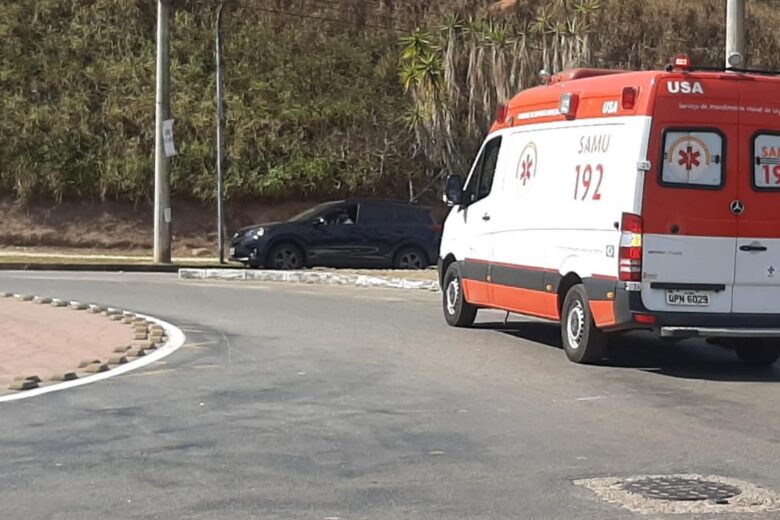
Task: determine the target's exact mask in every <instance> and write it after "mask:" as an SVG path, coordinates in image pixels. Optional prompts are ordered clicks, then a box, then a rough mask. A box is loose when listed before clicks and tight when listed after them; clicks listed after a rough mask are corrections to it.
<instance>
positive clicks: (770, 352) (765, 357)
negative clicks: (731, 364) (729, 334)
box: [735, 339, 780, 367]
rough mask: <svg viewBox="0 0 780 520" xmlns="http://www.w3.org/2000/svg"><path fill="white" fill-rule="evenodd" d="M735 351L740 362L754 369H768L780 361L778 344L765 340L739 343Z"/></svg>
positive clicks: (779, 346)
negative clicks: (754, 367)
mask: <svg viewBox="0 0 780 520" xmlns="http://www.w3.org/2000/svg"><path fill="white" fill-rule="evenodd" d="M735 350H736V352H737V357H739V359H740V361H742V362H743V363H745V364H747V365H753V366H756V367H768V366H771V365H773V364H774V363H775V362H776V361H777V360H778V359H780V344H778V343H777V342H775V341H770V340H767V339H762V340H756V341H748V342H747V343H741V344H740V345H738V346H737V347H735Z"/></svg>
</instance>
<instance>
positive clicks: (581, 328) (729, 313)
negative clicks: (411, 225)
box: [439, 56, 780, 365]
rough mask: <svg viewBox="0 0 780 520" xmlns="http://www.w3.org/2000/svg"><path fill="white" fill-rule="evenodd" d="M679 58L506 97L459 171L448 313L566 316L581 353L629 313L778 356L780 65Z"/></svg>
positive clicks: (675, 334) (446, 265)
mask: <svg viewBox="0 0 780 520" xmlns="http://www.w3.org/2000/svg"><path fill="white" fill-rule="evenodd" d="M674 64H675V65H674V66H670V68H669V69H668V70H667V71H655V72H616V71H606V70H594V69H578V70H574V71H568V72H564V73H561V74H558V75H556V76H554V77H553V78H552V79H551V81H550V83H549V84H548V85H546V86H543V87H538V88H534V89H529V90H527V91H524V92H521V93H520V94H519V95H517V96H516V97H515V98H513V99H512V100H511V101H510V102H509V103H508V104H507V105H506V106H505V107H502V108H501V109H500V110H499V115H498V118H497V121H496V122H495V124H494V125H493V128H492V129H491V132H490V134H489V135H488V137H487V139H486V141H485V143H484V144H483V146H482V148H481V150H480V152H479V155H478V157H477V159H476V161H475V163H474V166H473V168H472V170H471V172H470V174H469V176H468V178H467V179H466V180H465V182H464V181H463V180H462V179H461V178H460V177H457V176H451V177H450V178H448V180H447V189H446V194H445V197H446V199H447V201H448V203H449V204H450V205H451V206H453V208H452V210H451V212H450V214H449V216H448V218H447V220H446V223H445V226H444V234H443V238H442V244H441V258H440V262H439V274H440V282H441V285H442V292H443V307H444V314H445V317H446V320H447V322H448V323H449V324H451V325H453V326H461V327H464V326H470V325H471V324H472V323H473V322H474V319H475V316H476V313H477V310H478V309H482V308H493V309H501V310H505V311H508V312H512V313H519V314H524V315H529V316H536V317H540V318H545V319H549V320H556V321H560V325H561V334H562V339H563V346H564V349H565V352H566V354H567V356H568V357H569V359H571V360H572V361H575V362H585V363H587V362H595V361H597V360H599V359H601V358H602V357H603V356H604V354H605V344H606V338H607V336H608V335H609V334H611V333H619V332H623V331H627V330H632V329H650V330H653V331H655V332H656V333H657V334H658V335H659V336H662V337H665V338H691V337H705V338H711V339H710V341H711V342H714V343H719V344H722V345H724V346H728V347H731V348H733V349H735V350H736V353H737V354H738V356H739V357H740V359H742V360H743V361H745V362H747V363H751V364H756V365H770V364H772V363H774V362H775V361H776V360H777V359H778V357H780V339H778V337H780V204H779V203H780V96H778V93H779V92H780V78H778V77H776V76H775V77H772V76H767V75H761V74H750V73H739V72H733V71H729V72H696V71H693V70H692V69H691V66H690V61H689V60H688V59H687V58H686V57H684V56H680V57H678V58H675V60H674Z"/></svg>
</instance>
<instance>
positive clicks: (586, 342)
mask: <svg viewBox="0 0 780 520" xmlns="http://www.w3.org/2000/svg"><path fill="white" fill-rule="evenodd" d="M561 339H562V340H563V350H564V351H565V352H566V357H568V358H569V360H570V361H573V362H574V363H585V364H589V363H596V362H598V361H600V360H601V359H602V358H603V357H604V355H605V354H606V351H607V336H606V334H604V332H602V331H601V330H600V329H598V328H597V327H596V323H595V322H594V321H593V314H592V313H591V310H590V303H589V301H588V295H587V293H586V292H585V287H584V286H583V285H582V284H578V285H575V286H573V287H572V288H571V289H569V292H568V293H566V298H564V300H563V310H562V311H561Z"/></svg>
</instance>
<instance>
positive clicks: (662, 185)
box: [642, 74, 739, 313]
mask: <svg viewBox="0 0 780 520" xmlns="http://www.w3.org/2000/svg"><path fill="white" fill-rule="evenodd" d="M737 105H738V96H737V89H736V81H734V82H732V81H727V80H723V79H722V77H718V76H716V75H692V74H679V75H669V76H665V77H662V78H660V79H659V82H658V87H657V99H656V106H655V110H654V115H653V130H652V134H651V135H652V137H651V145H650V152H649V157H648V159H649V160H650V161H651V163H652V165H653V168H652V169H651V171H649V172H648V173H647V177H646V179H645V183H644V184H645V196H644V200H643V210H642V217H643V237H642V301H643V303H644V305H645V306H646V307H647V308H648V309H649V310H651V311H665V312H681V313H729V312H731V305H732V290H733V284H734V269H735V252H736V242H737V240H736V236H737V217H736V216H735V215H734V214H733V213H732V211H731V204H732V202H733V201H734V200H735V199H736V198H737V184H738V181H739V179H738V176H737V174H736V172H737V170H738V168H739V157H738V154H737V153H735V152H736V150H737V147H736V145H737V142H738V141H739V127H738V110H739V108H738V106H737Z"/></svg>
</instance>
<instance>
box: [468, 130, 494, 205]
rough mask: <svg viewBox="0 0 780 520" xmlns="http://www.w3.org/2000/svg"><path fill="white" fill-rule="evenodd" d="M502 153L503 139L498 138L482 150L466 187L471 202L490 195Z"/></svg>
mask: <svg viewBox="0 0 780 520" xmlns="http://www.w3.org/2000/svg"><path fill="white" fill-rule="evenodd" d="M500 151H501V138H500V137H496V138H495V139H493V140H492V141H490V142H488V143H487V144H486V145H485V147H484V148H483V149H482V154H481V155H480V156H479V159H477V162H476V164H475V166H474V173H473V174H472V175H471V179H469V184H468V186H466V193H467V196H468V199H467V200H469V201H471V202H477V201H478V200H482V199H484V198H485V197H487V196H488V195H490V191H491V189H492V188H493V178H494V177H495V174H496V165H497V164H498V153H499V152H500Z"/></svg>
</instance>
